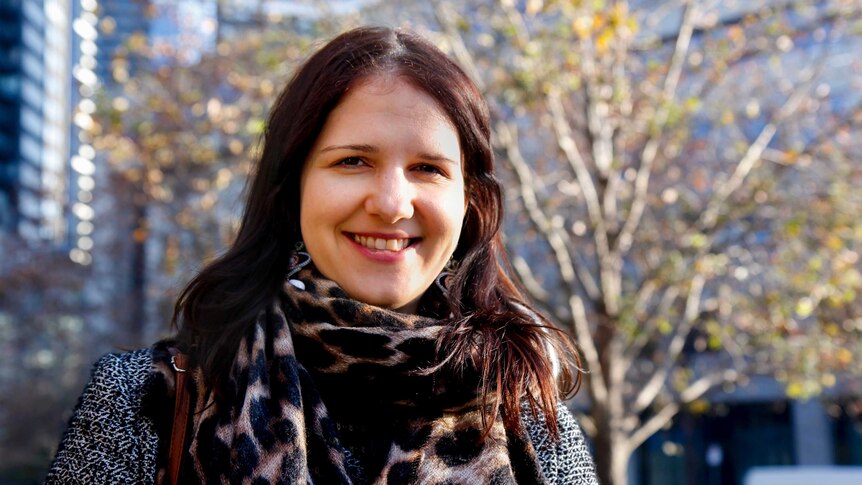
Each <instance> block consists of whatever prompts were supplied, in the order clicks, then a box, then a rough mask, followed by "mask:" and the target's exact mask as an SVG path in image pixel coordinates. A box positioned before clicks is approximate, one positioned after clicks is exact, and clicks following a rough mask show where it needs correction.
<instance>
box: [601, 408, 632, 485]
mask: <svg viewBox="0 0 862 485" xmlns="http://www.w3.org/2000/svg"><path fill="white" fill-rule="evenodd" d="M593 417H597V416H596V414H595V413H594V414H593ZM602 428H605V426H602V427H600V428H599V432H598V433H597V434H596V436H595V438H593V447H594V449H595V460H596V474H597V475H598V478H599V483H600V484H601V485H626V484H627V483H628V464H629V459H630V458H631V452H629V451H628V450H627V447H626V446H625V438H616V439H614V438H612V437H611V433H606V432H603V430H602Z"/></svg>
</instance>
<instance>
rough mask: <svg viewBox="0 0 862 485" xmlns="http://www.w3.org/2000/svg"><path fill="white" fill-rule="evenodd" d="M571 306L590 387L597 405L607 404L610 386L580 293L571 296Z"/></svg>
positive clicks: (576, 335)
mask: <svg viewBox="0 0 862 485" xmlns="http://www.w3.org/2000/svg"><path fill="white" fill-rule="evenodd" d="M569 307H570V308H571V312H572V321H573V322H574V324H575V329H574V330H575V338H577V341H578V345H579V346H580V347H581V351H582V352H583V354H584V359H586V361H587V365H588V366H589V373H590V387H591V388H592V396H593V399H594V401H595V405H599V406H601V405H605V404H606V403H607V401H608V386H607V383H606V382H605V379H604V377H603V373H602V364H601V361H600V360H599V352H598V349H597V348H596V343H595V341H594V340H593V334H592V331H591V330H590V323H589V321H588V320H587V312H586V308H584V302H583V300H582V299H581V297H580V296H578V295H572V296H571V297H569Z"/></svg>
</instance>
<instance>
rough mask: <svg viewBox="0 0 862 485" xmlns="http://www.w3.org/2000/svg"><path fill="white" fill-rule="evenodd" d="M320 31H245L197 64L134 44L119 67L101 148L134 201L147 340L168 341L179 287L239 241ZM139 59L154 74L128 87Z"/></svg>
mask: <svg viewBox="0 0 862 485" xmlns="http://www.w3.org/2000/svg"><path fill="white" fill-rule="evenodd" d="M317 32H318V27H316V25H315V24H310V25H306V26H304V27H303V26H302V25H294V26H293V28H291V29H287V28H285V29H280V30H275V29H273V30H263V31H257V32H239V33H237V34H236V38H223V39H222V40H221V41H220V42H219V43H218V44H217V45H216V48H215V50H214V52H209V53H203V55H202V56H201V57H200V59H199V60H198V61H195V62H194V63H183V62H181V59H182V56H179V55H178V53H177V52H175V51H173V50H171V49H170V48H167V47H165V46H164V45H162V46H161V47H160V48H159V49H153V46H152V45H150V44H149V43H147V42H146V40H145V39H143V38H135V39H132V41H131V42H130V43H129V45H128V46H127V48H126V49H125V51H122V52H120V55H119V56H118V57H117V58H116V59H115V60H114V61H113V67H114V77H115V82H116V83H117V84H118V87H117V88H116V89H115V90H113V91H111V92H106V93H104V94H103V96H102V98H101V99H100V101H99V103H98V105H99V110H98V111H97V113H96V116H95V121H96V123H95V125H94V129H93V136H94V141H93V145H94V147H95V148H96V149H97V150H99V152H100V153H101V154H102V156H103V157H105V158H106V160H107V164H108V166H109V167H110V170H111V172H112V174H113V176H114V177H116V179H117V181H118V183H121V184H125V186H127V187H129V189H130V190H131V191H132V195H131V196H130V199H131V200H132V203H133V206H134V209H133V210H134V212H135V214H136V220H137V222H136V227H135V228H134V230H133V233H132V235H131V236H132V239H134V240H135V241H137V242H138V243H140V247H141V250H142V252H143V254H142V255H141V259H142V261H143V262H142V264H141V267H140V269H139V271H140V276H141V278H144V279H145V284H144V285H143V287H142V288H141V290H142V291H141V295H140V297H139V299H138V300H137V301H139V303H140V306H141V308H142V310H141V312H142V313H144V312H145V313H146V314H145V315H144V316H142V317H141V318H139V320H138V321H144V320H145V321H146V322H147V324H146V328H143V329H142V330H141V337H140V338H141V341H142V342H148V341H151V340H152V339H154V338H157V337H158V336H159V335H160V334H165V333H166V332H167V330H168V327H167V322H168V321H170V316H171V311H172V305H173V301H174V298H175V296H176V293H177V291H178V289H179V287H180V286H181V285H182V284H184V283H185V281H187V280H188V279H189V278H190V276H191V273H192V272H193V271H194V270H195V269H196V268H199V267H200V266H201V265H203V264H204V263H205V262H206V261H208V260H211V259H212V258H213V257H215V256H216V255H217V254H218V253H219V252H221V251H222V250H223V248H224V247H226V245H227V244H229V242H230V241H231V240H232V239H233V236H234V234H235V231H236V229H237V222H238V217H237V216H238V211H239V209H241V200H240V199H241V197H240V196H241V194H240V192H241V190H242V187H243V186H244V183H245V180H246V178H247V175H248V174H249V172H250V171H251V170H252V165H253V162H252V161H253V159H254V157H255V154H256V150H257V143H258V138H259V137H260V136H261V135H262V133H263V131H264V130H265V129H266V121H265V120H266V115H267V111H268V109H269V106H270V104H271V103H272V102H273V101H274V99H275V96H276V94H277V92H278V89H280V87H281V86H282V85H283V84H284V83H285V82H286V81H287V79H288V76H289V75H290V73H291V72H292V69H293V67H294V66H295V65H296V64H297V63H298V62H299V60H300V59H301V57H302V56H303V55H304V54H305V47H307V46H308V44H309V43H310V42H311V39H313V38H314V36H315V34H316V33H317ZM240 35H241V37H240ZM131 56H136V57H143V58H145V59H148V62H150V63H151V64H152V65H153V66H154V67H153V69H152V70H150V71H141V72H139V73H137V74H136V75H135V76H134V77H127V76H126V75H124V72H125V66H126V65H127V64H128V60H127V59H128V57H131Z"/></svg>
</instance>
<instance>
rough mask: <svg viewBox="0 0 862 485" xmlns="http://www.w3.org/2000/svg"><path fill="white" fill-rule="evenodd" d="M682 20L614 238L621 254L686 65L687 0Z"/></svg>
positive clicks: (692, 11) (690, 20) (642, 203)
mask: <svg viewBox="0 0 862 485" xmlns="http://www.w3.org/2000/svg"><path fill="white" fill-rule="evenodd" d="M683 8H684V11H683V15H682V24H681V25H680V28H679V33H678V34H677V38H676V46H675V48H674V51H673V55H672V56H671V59H670V67H669V68H668V70H667V74H666V75H665V79H664V84H663V88H662V94H661V97H660V99H659V102H658V106H659V107H660V108H659V110H658V112H657V113H656V117H655V126H654V127H653V128H652V129H651V130H650V133H649V138H648V139H647V141H646V143H645V144H644V148H643V151H642V152H641V157H640V167H639V168H638V173H637V177H636V178H635V194H634V197H633V198H632V204H631V208H630V209H629V213H628V217H626V221H625V223H624V224H623V228H622V230H621V231H620V235H619V237H618V238H617V241H616V247H615V248H614V252H617V253H620V254H624V253H626V252H628V250H629V249H630V248H631V245H632V243H633V242H634V233H635V231H636V230H637V227H638V225H639V224H640V221H641V218H642V216H643V213H644V210H645V209H646V199H647V190H648V189H649V180H650V176H651V175H652V169H653V165H654V164H655V160H656V156H657V154H658V147H659V140H660V138H661V133H662V130H663V128H664V127H665V125H666V124H667V120H668V116H669V114H670V106H669V104H670V103H671V100H672V99H673V98H674V97H675V93H676V90H677V86H678V85H679V79H680V75H681V74H682V67H683V66H684V65H685V57H686V54H687V53H688V49H689V46H690V45H691V34H692V32H693V30H694V24H695V20H696V18H697V17H696V13H697V12H696V11H697V9H696V8H694V7H692V6H691V3H690V1H688V0H686V1H685V2H684V3H683Z"/></svg>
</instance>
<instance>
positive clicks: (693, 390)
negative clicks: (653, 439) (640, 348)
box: [627, 372, 736, 450]
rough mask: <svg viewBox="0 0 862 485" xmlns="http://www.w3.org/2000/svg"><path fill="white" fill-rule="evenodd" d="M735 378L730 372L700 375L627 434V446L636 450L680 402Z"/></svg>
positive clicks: (684, 401)
mask: <svg viewBox="0 0 862 485" xmlns="http://www.w3.org/2000/svg"><path fill="white" fill-rule="evenodd" d="M735 378H736V374H735V373H733V372H731V373H728V372H718V373H714V374H709V375H706V376H703V377H701V378H700V379H698V380H696V381H694V382H692V383H691V384H689V386H688V387H687V388H686V389H685V390H683V391H682V392H681V393H680V394H679V399H678V400H676V401H672V402H668V403H667V404H665V405H664V406H663V407H662V408H661V410H660V411H659V412H657V413H656V414H654V415H653V416H652V417H651V418H650V419H648V420H647V421H646V422H645V423H644V424H643V425H641V427H640V428H638V429H637V431H635V432H634V433H632V434H631V436H629V439H628V443H627V445H628V447H629V448H630V449H631V450H636V449H637V448H638V447H639V446H640V445H642V444H643V443H644V442H645V441H646V440H647V439H648V438H649V437H650V436H652V435H654V434H655V433H656V432H657V431H658V430H660V429H662V428H664V427H665V426H666V425H667V423H668V422H670V420H671V419H673V417H674V416H676V414H677V413H678V412H679V408H680V403H689V402H692V401H694V400H695V399H698V398H700V397H701V396H703V395H704V394H706V392H707V391H709V390H710V389H712V388H713V387H715V386H717V385H718V384H720V383H722V382H728V381H732V380H733V379H735Z"/></svg>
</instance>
